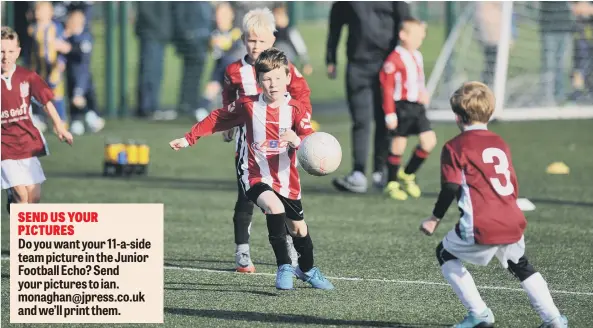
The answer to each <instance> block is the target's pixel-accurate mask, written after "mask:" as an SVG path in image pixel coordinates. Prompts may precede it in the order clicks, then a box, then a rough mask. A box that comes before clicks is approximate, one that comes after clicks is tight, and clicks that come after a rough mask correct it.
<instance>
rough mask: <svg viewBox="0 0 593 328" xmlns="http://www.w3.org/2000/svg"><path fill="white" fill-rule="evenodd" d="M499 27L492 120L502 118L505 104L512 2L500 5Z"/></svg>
mask: <svg viewBox="0 0 593 328" xmlns="http://www.w3.org/2000/svg"><path fill="white" fill-rule="evenodd" d="M501 22H502V24H501V26H500V41H499V42H498V45H497V48H498V51H497V53H496V71H495V73H494V90H493V91H494V97H495V99H496V106H495V108H494V115H492V116H493V117H492V118H493V119H496V118H501V117H502V110H503V107H504V106H503V105H504V103H505V101H504V100H505V91H506V80H507V72H508V68H509V51H510V46H511V26H512V24H513V2H512V1H504V2H503V3H502V13H501Z"/></svg>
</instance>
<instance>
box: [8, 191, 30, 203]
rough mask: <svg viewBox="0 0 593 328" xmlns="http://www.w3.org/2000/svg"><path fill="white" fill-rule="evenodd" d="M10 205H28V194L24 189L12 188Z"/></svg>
mask: <svg viewBox="0 0 593 328" xmlns="http://www.w3.org/2000/svg"><path fill="white" fill-rule="evenodd" d="M12 203H14V204H27V203H29V192H28V191H27V189H25V188H13V190H12Z"/></svg>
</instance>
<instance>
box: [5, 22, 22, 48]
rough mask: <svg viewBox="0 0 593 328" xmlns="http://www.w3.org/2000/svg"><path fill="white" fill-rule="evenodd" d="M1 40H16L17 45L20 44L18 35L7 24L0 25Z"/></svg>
mask: <svg viewBox="0 0 593 328" xmlns="http://www.w3.org/2000/svg"><path fill="white" fill-rule="evenodd" d="M2 40H16V43H17V45H18V46H19V47H20V46H21V41H20V40H19V35H18V34H17V33H16V32H15V31H14V30H13V29H12V28H10V27H8V26H2Z"/></svg>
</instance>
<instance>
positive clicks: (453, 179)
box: [441, 144, 461, 185]
mask: <svg viewBox="0 0 593 328" xmlns="http://www.w3.org/2000/svg"><path fill="white" fill-rule="evenodd" d="M441 183H455V184H458V185H461V163H460V159H459V155H458V154H457V153H456V152H455V151H454V150H453V149H451V145H450V144H445V146H443V150H442V152H441Z"/></svg>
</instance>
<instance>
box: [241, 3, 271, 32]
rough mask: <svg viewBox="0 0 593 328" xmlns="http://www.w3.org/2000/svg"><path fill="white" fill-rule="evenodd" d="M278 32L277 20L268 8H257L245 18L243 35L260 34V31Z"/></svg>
mask: <svg viewBox="0 0 593 328" xmlns="http://www.w3.org/2000/svg"><path fill="white" fill-rule="evenodd" d="M264 30H265V31H269V32H271V33H274V32H276V20H275V18H274V14H273V13H272V11H271V10H270V9H268V8H257V9H253V10H250V11H249V12H248V13H247V14H245V16H244V17H243V31H242V32H243V33H244V34H247V33H249V32H254V33H256V34H257V33H258V32H259V31H264Z"/></svg>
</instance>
